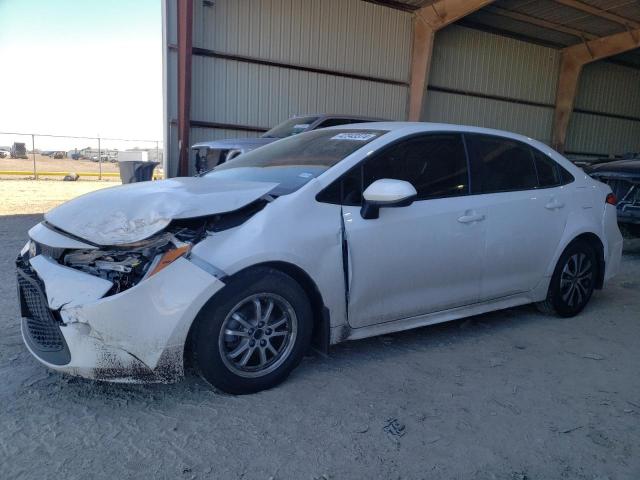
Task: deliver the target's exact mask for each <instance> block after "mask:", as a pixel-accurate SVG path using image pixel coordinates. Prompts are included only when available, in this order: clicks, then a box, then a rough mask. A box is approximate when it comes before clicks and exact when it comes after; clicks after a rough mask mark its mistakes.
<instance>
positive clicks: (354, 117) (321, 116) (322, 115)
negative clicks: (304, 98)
mask: <svg viewBox="0 0 640 480" xmlns="http://www.w3.org/2000/svg"><path fill="white" fill-rule="evenodd" d="M302 117H318V119H327V118H347V119H351V120H362V121H363V122H380V121H385V122H386V121H388V120H386V119H384V118H375V117H366V116H364V115H347V114H344V113H299V114H296V115H293V116H292V117H290V118H289V120H291V119H293V118H302Z"/></svg>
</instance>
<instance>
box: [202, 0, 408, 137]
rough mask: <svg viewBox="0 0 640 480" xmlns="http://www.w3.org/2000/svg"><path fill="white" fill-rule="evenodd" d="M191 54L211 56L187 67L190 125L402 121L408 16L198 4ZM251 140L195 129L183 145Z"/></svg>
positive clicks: (374, 9) (369, 7) (304, 6)
mask: <svg viewBox="0 0 640 480" xmlns="http://www.w3.org/2000/svg"><path fill="white" fill-rule="evenodd" d="M193 44H194V47H195V48H200V49H205V50H207V51H208V52H210V55H209V56H204V55H197V54H196V55H194V57H193V79H192V82H193V83H192V101H191V118H192V120H194V121H198V122H207V123H219V124H225V125H242V126H249V127H260V128H264V129H267V128H270V127H272V126H273V125H275V124H277V123H279V122H281V121H283V120H285V119H286V118H288V117H290V116H291V115H294V114H301V113H314V112H326V113H345V114H357V115H366V116H373V117H383V118H390V119H398V120H401V119H404V118H406V109H407V95H408V87H407V85H406V84H408V81H409V66H410V52H411V16H410V15H409V14H408V13H406V12H401V11H398V10H393V9H389V8H385V7H382V6H380V5H375V4H371V3H368V2H363V1H361V0H253V1H246V0H243V1H238V0H216V1H215V2H212V5H211V6H207V5H205V4H204V3H203V2H202V1H199V0H196V1H195V2H194V37H193ZM221 56H224V57H226V58H221ZM229 56H231V57H234V56H241V57H249V58H250V59H255V60H257V61H258V62H253V63H252V62H246V61H242V59H240V60H237V59H233V58H228V57H229ZM260 61H262V62H263V63H260ZM264 62H271V63H278V64H286V65H293V66H301V67H305V68H312V69H320V70H327V71H331V72H339V73H344V74H353V75H359V76H366V77H373V78H376V79H383V80H390V81H393V82H397V83H400V84H390V83H383V82H377V81H370V80H363V79H356V78H347V77H345V76H340V75H333V74H331V73H319V72H310V71H303V70H299V69H295V68H286V67H283V66H274V65H269V64H264ZM256 134H257V132H256V133H254V134H251V133H247V132H242V131H239V130H233V129H229V128H227V129H224V130H223V129H216V128H211V129H210V128H200V127H199V128H192V138H191V141H190V143H195V142H196V141H197V140H206V139H216V138H224V137H227V138H228V137H232V138H233V137H241V136H247V135H256Z"/></svg>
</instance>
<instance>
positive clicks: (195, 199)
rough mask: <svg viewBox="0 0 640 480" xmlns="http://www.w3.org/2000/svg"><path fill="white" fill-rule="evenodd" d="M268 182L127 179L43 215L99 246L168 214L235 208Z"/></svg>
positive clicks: (147, 230)
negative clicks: (120, 183)
mask: <svg viewBox="0 0 640 480" xmlns="http://www.w3.org/2000/svg"><path fill="white" fill-rule="evenodd" d="M273 187H275V184H271V183H257V182H231V181H222V180H220V179H217V178H213V177H184V178H172V179H170V180H161V181H156V182H140V183H132V184H129V185H122V186H118V187H111V188H105V189H102V190H98V191H95V192H91V193H87V194H85V195H82V196H80V197H78V198H75V199H73V200H71V201H69V202H67V203H65V204H63V205H60V206H59V207H57V208H54V209H53V210H51V211H50V212H48V213H47V214H46V215H45V219H46V220H47V221H48V222H49V223H51V224H52V225H55V226H56V227H58V228H60V229H62V230H64V231H65V232H69V233H71V234H73V235H75V236H77V237H80V238H84V239H86V240H88V241H90V242H93V243H96V244H98V245H122V244H128V243H134V242H139V241H141V240H144V239H146V238H149V237H150V236H151V235H153V234H154V233H157V232H159V231H161V230H163V229H164V228H165V227H166V226H167V225H169V223H170V222H171V220H173V219H180V218H193V217H201V216H205V215H213V214H216V213H222V212H228V211H232V210H237V209H239V208H242V207H244V206H245V205H247V204H249V203H251V202H253V201H254V200H256V199H258V198H260V197H262V196H263V195H265V194H266V193H268V192H269V191H270V190H271V189H273Z"/></svg>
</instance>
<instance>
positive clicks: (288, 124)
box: [262, 116, 320, 138]
mask: <svg viewBox="0 0 640 480" xmlns="http://www.w3.org/2000/svg"><path fill="white" fill-rule="evenodd" d="M318 118H320V117H318V116H315V117H294V118H290V119H289V120H286V121H284V122H282V123H281V124H279V125H276V126H275V127H273V128H272V129H271V130H269V131H268V132H266V133H265V134H263V135H262V138H287V137H290V136H292V135H297V134H298V133H302V132H304V131H305V130H306V129H307V128H309V125H311V124H312V123H313V122H315V121H316V120H318Z"/></svg>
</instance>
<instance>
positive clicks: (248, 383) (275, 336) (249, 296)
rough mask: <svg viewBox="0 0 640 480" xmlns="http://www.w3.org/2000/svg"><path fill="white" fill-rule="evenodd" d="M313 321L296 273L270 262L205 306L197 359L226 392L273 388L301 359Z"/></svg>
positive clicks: (197, 334) (196, 334)
mask: <svg viewBox="0 0 640 480" xmlns="http://www.w3.org/2000/svg"><path fill="white" fill-rule="evenodd" d="M312 327H313V320H312V312H311V306H310V304H309V300H308V298H307V295H306V293H305V292H304V290H303V289H302V287H300V285H299V284H298V283H297V282H296V281H295V280H294V279H293V278H291V277H290V276H288V275H286V274H284V273H282V272H280V271H278V270H274V269H270V268H256V269H253V270H250V271H247V272H243V273H240V274H239V275H238V276H237V277H236V278H234V279H233V280H232V281H231V282H230V283H229V285H227V286H226V287H225V289H224V290H223V291H221V292H220V294H218V295H216V296H215V297H214V298H213V299H212V301H211V302H209V304H208V305H207V306H206V307H205V308H204V309H203V311H202V312H201V314H200V316H199V318H198V323H197V324H196V330H195V331H194V339H193V349H192V351H193V355H194V364H195V366H196V368H197V370H198V371H199V373H200V375H201V376H202V377H203V378H204V379H205V380H206V381H208V382H209V383H211V384H212V385H213V386H214V387H216V388H218V389H220V390H222V391H225V392H227V393H232V394H246V393H253V392H257V391H260V390H264V389H267V388H271V387H273V386H275V385H277V384H279V383H280V382H282V381H283V380H284V379H285V378H287V376H288V375H289V373H290V372H291V371H292V370H293V369H294V368H295V367H296V366H297V365H298V364H299V363H300V360H301V359H302V357H303V355H304V353H305V351H306V350H307V348H308V347H309V344H310V341H311V330H312Z"/></svg>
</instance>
